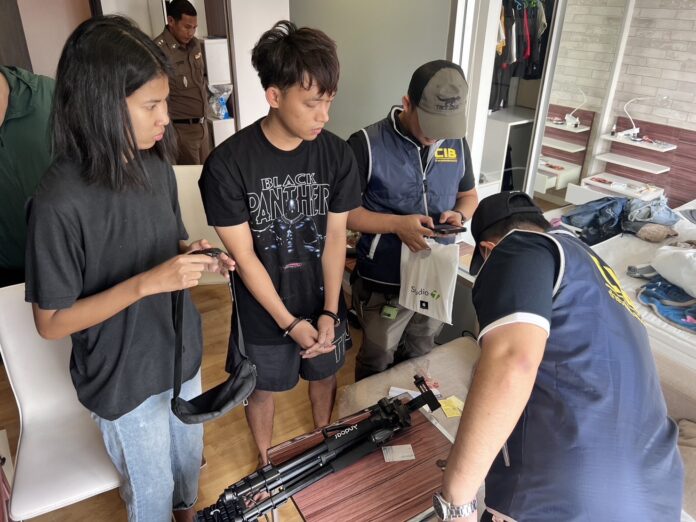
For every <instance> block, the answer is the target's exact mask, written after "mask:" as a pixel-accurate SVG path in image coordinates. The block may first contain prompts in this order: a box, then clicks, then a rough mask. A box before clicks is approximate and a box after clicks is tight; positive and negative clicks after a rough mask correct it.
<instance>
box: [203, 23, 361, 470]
mask: <svg viewBox="0 0 696 522" xmlns="http://www.w3.org/2000/svg"><path fill="white" fill-rule="evenodd" d="M252 63H253V65H254V67H255V68H256V70H257V71H258V73H259V77H260V79H261V84H262V85H263V88H264V89H265V91H266V99H267V100H268V103H269V105H270V110H269V112H268V116H266V117H265V118H262V119H261V120H259V121H257V122H256V123H254V124H252V125H251V126H249V127H247V128H245V129H243V130H241V131H240V132H238V133H237V134H235V135H234V136H232V137H231V138H229V139H228V140H227V141H225V142H224V143H223V144H222V145H220V146H219V147H218V148H217V149H215V150H214V151H213V153H212V154H211V155H210V157H209V159H208V161H207V162H206V164H205V168H204V169H203V175H202V177H201V180H200V182H199V185H200V188H201V194H202V196H203V203H204V205H205V210H206V215H207V217H208V223H209V224H210V225H212V226H214V227H215V228H216V230H217V232H218V234H219V236H220V238H221V239H222V241H223V243H224V244H225V247H226V248H227V250H228V251H229V252H230V254H231V255H232V257H234V259H235V260H236V261H237V266H238V272H239V275H240V278H241V281H240V282H239V284H238V286H237V304H238V306H235V313H239V314H240V320H241V328H242V330H243V335H244V341H245V343H244V344H245V348H246V351H247V354H248V355H249V357H250V359H251V360H252V361H253V363H254V364H255V365H256V368H257V372H258V379H257V386H256V391H255V392H254V393H253V394H252V396H251V397H250V399H249V406H248V407H247V408H246V415H247V421H248V422H249V427H250V428H251V431H252V434H253V435H254V440H255V441H256V445H257V447H258V449H259V458H260V460H261V462H262V463H264V464H265V463H266V462H267V455H266V453H267V450H268V448H269V447H270V445H271V437H272V432H273V413H274V404H273V396H272V392H277V391H284V390H288V389H291V388H293V387H294V386H295V384H296V383H297V381H298V377H299V376H301V377H302V378H304V379H306V380H308V381H310V383H309V395H310V399H311V402H312V413H313V417H314V423H315V425H316V426H317V427H319V426H324V425H326V424H328V423H329V420H330V417H331V411H332V409H333V402H334V397H335V391H336V377H335V374H336V372H337V371H338V369H339V368H340V367H341V366H342V365H343V362H344V356H345V349H346V348H347V347H348V346H349V345H350V337H349V334H348V329H347V327H346V320H345V318H346V308H345V303H344V302H343V297H342V294H341V281H342V277H343V270H344V264H345V251H346V219H347V213H348V211H349V210H352V209H354V208H356V207H357V206H359V205H360V185H359V181H358V174H357V167H356V165H355V159H354V157H353V154H352V152H351V150H350V148H349V147H348V145H347V144H346V143H345V142H344V141H343V140H341V139H340V138H338V137H337V136H335V135H333V134H331V133H330V132H327V131H325V130H323V127H324V125H325V124H326V122H327V121H328V119H329V115H328V111H329V107H330V105H331V102H332V100H333V98H334V96H335V93H336V89H337V84H338V73H339V65H338V58H337V56H336V46H335V44H334V42H333V41H332V40H330V39H329V38H328V37H327V36H326V35H325V34H324V33H322V32H321V31H317V30H314V29H308V28H301V29H298V28H297V27H295V25H294V24H292V23H291V22H287V21H281V22H278V23H277V24H276V25H275V27H273V28H272V29H271V30H269V31H267V32H266V33H264V34H263V35H262V36H261V39H260V40H259V41H258V43H257V44H256V46H255V47H254V50H253V52H252ZM233 324H235V323H234V322H233ZM236 341H237V333H236V332H235V333H234V335H233V336H231V338H230V352H229V356H228V365H229V366H230V368H229V369H231V368H232V367H233V366H234V365H235V364H236V363H237V362H238V360H239V353H238V350H237V349H236Z"/></svg>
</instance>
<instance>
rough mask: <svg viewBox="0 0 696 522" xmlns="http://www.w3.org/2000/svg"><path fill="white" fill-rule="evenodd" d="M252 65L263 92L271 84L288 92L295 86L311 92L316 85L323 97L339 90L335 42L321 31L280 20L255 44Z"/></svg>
mask: <svg viewBox="0 0 696 522" xmlns="http://www.w3.org/2000/svg"><path fill="white" fill-rule="evenodd" d="M251 63H252V64H253V66H254V69H256V70H257V71H258V73H259V78H260V79H261V85H262V86H263V88H264V89H268V88H269V87H270V86H272V85H274V86H276V87H278V88H280V89H287V88H289V87H292V86H293V85H295V84H300V85H301V86H302V87H304V88H305V89H310V88H311V87H312V85H313V83H314V82H316V83H317V86H318V88H319V94H320V95H323V94H324V93H327V92H328V93H330V94H333V93H335V92H336V90H337V89H338V75H339V69H340V68H339V65H338V56H337V55H336V42H334V41H333V40H332V39H331V38H329V37H328V36H326V34H325V33H324V32H322V31H320V30H318V29H310V28H309V27H301V28H299V29H298V28H297V26H296V25H295V24H293V23H292V22H289V21H287V20H281V21H280V22H278V23H276V24H275V25H274V26H273V28H272V29H270V30H268V31H266V32H265V33H263V35H261V38H259V41H258V42H256V45H255V46H254V49H253V50H252V51H251Z"/></svg>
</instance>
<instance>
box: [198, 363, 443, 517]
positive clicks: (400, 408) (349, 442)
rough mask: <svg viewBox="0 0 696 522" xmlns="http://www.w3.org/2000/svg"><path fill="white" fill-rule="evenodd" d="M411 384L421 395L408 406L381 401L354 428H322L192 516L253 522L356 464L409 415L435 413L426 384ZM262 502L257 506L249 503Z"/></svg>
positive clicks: (404, 424)
mask: <svg viewBox="0 0 696 522" xmlns="http://www.w3.org/2000/svg"><path fill="white" fill-rule="evenodd" d="M414 383H415V385H416V387H417V388H418V390H419V391H420V392H421V393H420V395H419V396H418V397H416V398H414V399H411V400H410V401H408V402H405V403H404V402H402V400H401V399H400V398H399V397H393V398H387V397H385V398H383V399H380V400H379V401H378V402H377V404H375V405H373V406H370V407H369V408H367V409H366V410H364V411H363V412H362V415H359V417H362V419H361V420H359V421H357V422H356V423H345V422H343V423H342V422H340V421H339V423H338V424H333V425H331V426H328V427H326V428H324V429H323V430H322V431H321V432H320V435H321V440H320V442H319V443H318V444H316V445H315V446H313V447H311V448H310V449H308V450H306V451H303V452H301V453H300V454H298V455H295V456H293V457H292V458H290V459H289V460H287V461H286V462H284V463H282V464H279V465H274V464H268V465H266V466H264V467H263V468H261V469H258V470H256V471H254V472H253V473H251V474H250V475H247V476H246V477H244V478H242V479H241V480H239V481H238V482H236V483H235V484H232V485H231V486H229V487H228V488H227V489H225V491H224V492H223V493H222V495H220V498H219V499H218V501H217V502H216V503H215V504H214V505H212V506H210V507H207V508H205V509H203V510H201V511H199V512H198V513H197V514H196V520H197V521H198V522H246V521H251V520H256V519H257V518H259V517H261V516H263V515H264V514H266V513H267V512H269V511H271V510H273V509H275V508H276V507H278V506H279V505H281V504H283V503H284V502H286V501H287V500H288V499H290V498H291V497H292V496H293V495H295V494H296V493H298V492H300V491H302V490H303V489H305V488H307V487H309V486H311V485H312V484H314V483H315V482H318V481H319V480H321V479H322V478H324V477H326V476H327V475H330V474H331V473H335V472H337V471H340V470H342V469H344V468H347V467H348V466H350V465H351V464H353V463H355V462H357V461H358V460H360V459H361V458H363V457H364V456H366V455H368V454H370V453H372V452H373V451H375V450H376V449H378V448H379V447H381V446H382V445H383V444H384V443H386V442H387V441H389V440H390V439H391V438H392V437H393V435H394V433H395V432H397V431H399V430H402V429H406V428H408V427H409V426H411V413H412V412H414V411H416V410H418V409H419V408H421V407H422V406H424V405H427V406H428V407H429V408H430V410H431V411H435V410H436V409H438V408H439V407H440V403H439V402H438V400H437V399H436V398H435V395H434V394H433V392H432V391H431V390H430V388H428V385H427V384H426V383H425V379H424V378H423V377H421V376H419V375H416V376H415V377H414ZM259 494H264V495H265V496H266V497H265V498H264V499H263V500H262V501H260V502H258V503H256V502H254V500H253V499H254V497H255V496H257V495H259Z"/></svg>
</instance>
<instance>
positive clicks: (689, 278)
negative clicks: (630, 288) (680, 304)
mask: <svg viewBox="0 0 696 522" xmlns="http://www.w3.org/2000/svg"><path fill="white" fill-rule="evenodd" d="M650 264H651V265H652V267H653V268H654V269H655V270H657V271H658V273H659V274H660V275H661V276H662V277H664V278H665V279H666V280H667V281H669V282H670V283H672V284H673V285H677V286H679V287H681V289H682V290H684V291H685V292H686V293H687V294H689V295H690V296H691V297H696V248H680V247H673V246H662V247H660V248H658V249H657V252H655V257H654V258H653V260H652V263H650Z"/></svg>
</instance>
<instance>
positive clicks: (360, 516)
mask: <svg viewBox="0 0 696 522" xmlns="http://www.w3.org/2000/svg"><path fill="white" fill-rule="evenodd" d="M411 418H412V420H413V425H412V426H411V427H410V428H409V429H407V430H404V431H403V432H401V433H399V434H397V435H396V436H395V437H394V439H392V441H390V442H389V443H388V444H387V445H397V444H411V445H412V447H413V452H414V454H415V456H416V459H415V460H408V461H401V462H384V457H383V454H382V452H381V451H375V452H374V453H371V454H370V455H368V456H367V457H364V458H362V459H361V460H360V461H358V462H356V463H355V464H353V465H352V466H350V467H348V468H346V469H344V470H342V471H339V472H338V473H335V474H333V475H329V476H328V477H326V478H324V479H322V480H321V481H319V482H317V483H316V484H314V485H312V486H310V487H309V488H307V489H305V490H303V491H301V492H300V493H298V494H297V495H295V496H294V497H293V501H294V502H295V505H296V506H297V510H298V511H299V512H300V514H301V515H302V517H303V519H304V520H306V521H308V522H319V521H327V522H328V521H330V522H335V521H341V522H348V521H351V520H354V521H361V522H364V521H378V520H383V521H389V522H399V521H406V520H410V519H412V518H414V517H416V516H417V515H419V514H421V513H423V512H424V511H426V510H427V509H428V508H430V507H431V506H432V497H433V493H434V492H435V491H436V490H437V489H438V488H439V487H440V485H441V484H442V470H441V469H440V468H439V467H438V466H437V461H438V460H440V459H446V458H447V456H448V455H449V451H450V447H451V444H450V442H449V440H447V439H446V438H445V436H444V435H442V433H440V431H438V429H437V428H436V427H435V426H434V425H433V424H431V423H430V421H428V420H427V419H426V418H425V416H424V415H423V414H422V413H420V412H419V411H417V412H414V413H413V414H412V415H411Z"/></svg>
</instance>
